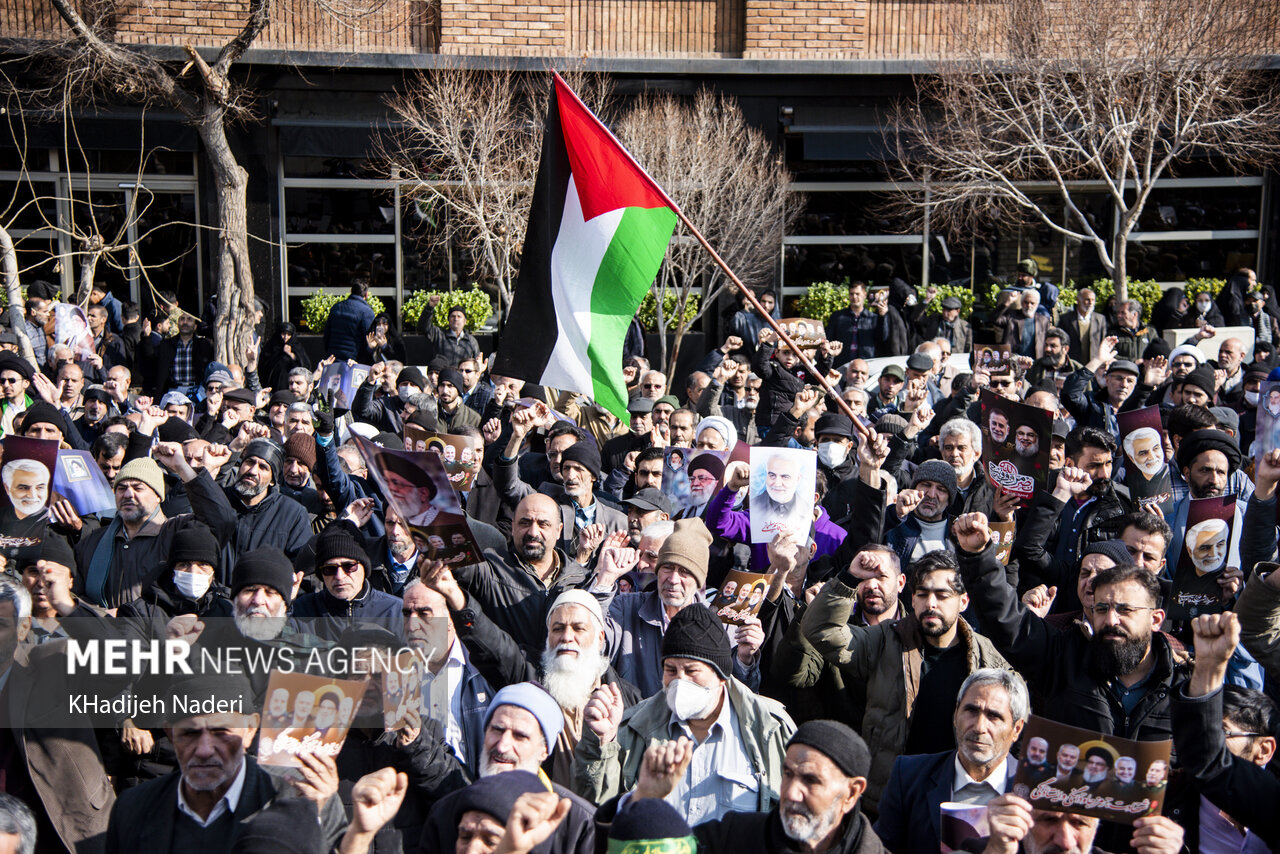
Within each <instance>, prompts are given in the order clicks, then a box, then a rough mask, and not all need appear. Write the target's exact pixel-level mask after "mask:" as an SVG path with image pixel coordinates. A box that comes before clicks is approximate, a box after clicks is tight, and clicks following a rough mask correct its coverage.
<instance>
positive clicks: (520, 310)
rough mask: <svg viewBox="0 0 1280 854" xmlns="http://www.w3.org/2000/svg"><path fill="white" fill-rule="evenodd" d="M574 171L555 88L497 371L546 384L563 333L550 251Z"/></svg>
mask: <svg viewBox="0 0 1280 854" xmlns="http://www.w3.org/2000/svg"><path fill="white" fill-rule="evenodd" d="M571 173H572V167H571V166H570V165H569V152H568V150H567V149H566V148H565V144H564V131H563V130H562V129H561V126H560V107H559V105H558V104H557V100H556V92H555V88H554V87H553V88H552V90H551V98H550V106H549V107H548V108H547V124H546V128H545V130H544V131H543V135H542V159H541V160H540V161H539V163H538V177H537V181H536V182H535V183H534V187H533V206H532V207H531V208H530V209H529V226H528V228H527V229H526V230H525V234H524V250H523V251H522V252H521V255H520V273H519V275H518V276H517V277H516V287H515V294H514V296H513V297H512V299H511V311H510V313H508V315H507V322H506V323H505V324H504V325H503V328H502V341H501V343H500V344H499V346H498V353H497V355H496V356H495V357H494V362H493V372H494V373H495V374H500V375H502V376H504V377H514V378H516V379H521V380H526V381H529V382H534V383H539V384H541V383H542V376H543V373H544V372H545V371H546V368H547V363H548V362H549V361H550V360H551V352H552V350H553V349H554V348H555V346H556V339H557V337H558V335H557V333H556V306H555V301H554V300H553V299H552V296H551V250H552V248H553V247H554V246H555V245H556V237H557V236H558V235H559V233H560V221H561V219H562V218H563V216H564V202H565V196H566V195H567V194H568V192H569V176H570V175H571Z"/></svg>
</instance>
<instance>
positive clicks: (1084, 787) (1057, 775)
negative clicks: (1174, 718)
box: [1013, 715, 1173, 824]
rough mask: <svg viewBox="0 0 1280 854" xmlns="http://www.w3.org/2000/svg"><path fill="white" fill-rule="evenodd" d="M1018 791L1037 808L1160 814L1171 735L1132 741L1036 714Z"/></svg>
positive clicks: (1125, 818) (1123, 815)
mask: <svg viewBox="0 0 1280 854" xmlns="http://www.w3.org/2000/svg"><path fill="white" fill-rule="evenodd" d="M1019 744H1020V745H1021V748H1022V749H1021V750H1020V751H1019V752H1020V754H1021V755H1022V757H1023V758H1022V760H1021V761H1020V762H1019V763H1018V771H1017V774H1016V775H1015V776H1014V779H1013V793H1014V794H1015V795H1017V796H1018V797H1020V798H1026V799H1027V800H1028V801H1030V802H1031V806H1033V807H1035V808H1036V809H1042V810H1053V811H1055V812H1068V813H1075V814H1077V815H1091V816H1096V817H1097V818H1101V819H1105V820H1106V821H1116V822H1120V823H1121V824H1133V822H1134V821H1136V820H1137V819H1140V818H1142V817H1143V816H1148V815H1159V814H1160V809H1161V806H1162V805H1163V804H1164V798H1165V789H1166V788H1167V787H1168V785H1169V754H1170V752H1171V751H1172V749H1173V742H1172V741H1168V740H1166V741H1130V740H1129V739H1127V738H1119V737H1117V736H1114V735H1103V734H1102V733H1097V732H1090V731H1089V730H1084V729H1078V728H1076V727H1072V726H1067V725H1066V724H1060V723H1057V722H1055V721H1051V720H1046V719H1045V718H1041V717H1037V716H1036V715H1032V716H1031V718H1030V719H1029V720H1028V721H1027V726H1026V728H1025V729H1023V731H1022V738H1021V740H1020V741H1019Z"/></svg>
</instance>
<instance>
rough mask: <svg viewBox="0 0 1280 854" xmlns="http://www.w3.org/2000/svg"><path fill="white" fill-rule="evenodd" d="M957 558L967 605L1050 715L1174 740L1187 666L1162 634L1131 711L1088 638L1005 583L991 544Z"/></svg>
mask: <svg viewBox="0 0 1280 854" xmlns="http://www.w3.org/2000/svg"><path fill="white" fill-rule="evenodd" d="M956 558H957V559H958V560H959V562H960V574H961V577H962V578H963V579H964V583H965V587H966V588H967V589H968V591H969V607H970V608H972V609H974V610H975V611H976V612H977V613H978V617H979V619H980V620H981V622H982V628H983V631H984V632H985V634H986V636H987V637H988V638H989V639H990V640H991V642H992V643H994V644H995V645H996V648H997V649H999V650H1000V652H1001V654H1002V655H1004V656H1005V657H1006V658H1007V659H1008V660H1009V663H1010V664H1012V665H1013V666H1014V667H1015V668H1016V669H1017V670H1018V672H1020V673H1022V674H1025V675H1026V677H1027V682H1028V683H1029V687H1030V688H1031V689H1032V692H1033V693H1035V694H1037V695H1039V696H1041V697H1043V698H1044V701H1043V704H1042V705H1041V708H1043V709H1044V710H1045V711H1046V713H1047V714H1046V716H1047V717H1049V718H1051V719H1052V720H1056V721H1058V722H1059V723H1064V724H1069V725H1070V726H1074V727H1080V728H1081V729H1087V730H1093V731H1095V732H1100V733H1102V734H1103V735H1118V736H1121V737H1122V738H1128V739H1132V740H1134V741H1162V740H1164V739H1168V738H1172V735H1173V720H1172V711H1171V706H1172V697H1173V694H1174V692H1175V691H1178V690H1180V689H1181V688H1182V686H1183V685H1184V684H1185V682H1186V680H1187V678H1188V676H1189V675H1190V669H1189V667H1188V664H1187V662H1186V661H1185V660H1183V659H1181V658H1175V656H1174V654H1173V649H1172V647H1171V646H1170V645H1169V641H1168V640H1167V639H1166V638H1165V636H1164V635H1163V634H1161V633H1159V632H1156V633H1155V634H1153V635H1152V638H1151V643H1152V651H1153V652H1154V653H1155V656H1156V664H1155V669H1154V670H1153V671H1152V672H1151V675H1150V677H1149V678H1148V680H1147V683H1146V687H1147V691H1146V694H1145V695H1144V696H1143V697H1142V699H1141V700H1139V701H1138V705H1137V707H1136V708H1135V709H1134V711H1133V713H1132V714H1129V713H1127V712H1125V709H1124V706H1123V705H1122V704H1121V702H1120V697H1119V695H1118V694H1117V693H1116V692H1115V690H1114V689H1113V688H1111V687H1110V686H1109V684H1108V682H1107V680H1106V678H1105V677H1104V676H1102V675H1101V674H1099V673H1097V672H1096V671H1095V670H1094V669H1093V668H1092V667H1091V666H1090V664H1089V644H1090V638H1089V637H1088V636H1086V635H1085V634H1084V632H1082V631H1080V630H1079V629H1077V628H1075V627H1074V626H1072V627H1068V628H1066V629H1058V628H1055V627H1054V626H1052V625H1050V624H1049V623H1047V622H1046V621H1044V620H1042V619H1040V617H1038V616H1036V615H1035V614H1034V613H1033V612H1032V611H1031V610H1029V609H1028V608H1027V607H1026V606H1025V605H1023V604H1022V602H1021V601H1020V600H1019V599H1018V594H1017V591H1016V590H1014V589H1013V588H1012V587H1010V586H1009V585H1008V583H1007V582H1005V580H1004V567H1003V566H1001V565H1000V561H999V560H997V559H996V549H995V547H994V546H988V547H987V548H986V549H985V550H984V551H983V552H981V553H980V554H971V553H969V552H966V551H964V550H963V549H957V550H956ZM1072 586H1073V587H1074V584H1073V585H1072ZM1060 589H1061V588H1060Z"/></svg>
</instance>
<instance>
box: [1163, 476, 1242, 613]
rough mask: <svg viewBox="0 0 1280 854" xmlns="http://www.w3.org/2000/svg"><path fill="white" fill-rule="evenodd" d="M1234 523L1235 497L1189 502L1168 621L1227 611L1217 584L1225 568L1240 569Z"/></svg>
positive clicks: (1168, 609) (1238, 535) (1174, 574)
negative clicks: (1233, 567) (1234, 567)
mask: <svg viewBox="0 0 1280 854" xmlns="http://www.w3.org/2000/svg"><path fill="white" fill-rule="evenodd" d="M1235 519H1236V497H1235V496H1234V495H1219V496H1217V497H1215V498H1192V499H1190V501H1189V502H1188V505H1187V527H1186V529H1185V532H1184V533H1183V535H1182V550H1181V552H1180V553H1179V554H1178V555H1177V556H1176V559H1177V563H1176V564H1175V565H1174V571H1173V590H1172V591H1170V593H1169V602H1168V605H1167V606H1166V608H1165V615H1166V616H1167V617H1168V618H1169V619H1170V620H1189V619H1191V618H1192V617H1195V616H1198V615H1200V614H1215V613H1217V612H1219V611H1225V610H1227V609H1228V608H1229V607H1230V603H1229V602H1227V601H1224V599H1223V597H1222V587H1221V586H1220V585H1219V584H1218V580H1219V579H1220V578H1222V571H1223V570H1224V569H1226V568H1227V567H1228V566H1239V565H1240V555H1239V538H1240V534H1239V532H1238V531H1235V530H1233V529H1234V528H1235ZM1172 557H1173V556H1171V559H1172Z"/></svg>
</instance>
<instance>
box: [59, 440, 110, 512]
mask: <svg viewBox="0 0 1280 854" xmlns="http://www.w3.org/2000/svg"><path fill="white" fill-rule="evenodd" d="M53 491H54V492H56V493H58V495H61V496H62V497H63V498H65V499H67V500H68V501H70V502H71V506H72V507H74V508H76V513H78V514H80V515H81V516H88V515H90V514H92V513H108V512H110V511H112V510H115V509H116V497H115V493H114V492H112V491H111V484H109V483H107V476H106V475H105V474H103V473H102V469H100V468H98V463H97V462H96V461H94V459H93V455H92V454H90V453H89V452H88V451H73V450H71V449H69V448H67V449H62V450H60V451H58V464H57V466H55V467H54V470H53Z"/></svg>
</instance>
